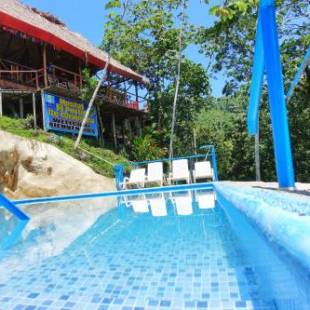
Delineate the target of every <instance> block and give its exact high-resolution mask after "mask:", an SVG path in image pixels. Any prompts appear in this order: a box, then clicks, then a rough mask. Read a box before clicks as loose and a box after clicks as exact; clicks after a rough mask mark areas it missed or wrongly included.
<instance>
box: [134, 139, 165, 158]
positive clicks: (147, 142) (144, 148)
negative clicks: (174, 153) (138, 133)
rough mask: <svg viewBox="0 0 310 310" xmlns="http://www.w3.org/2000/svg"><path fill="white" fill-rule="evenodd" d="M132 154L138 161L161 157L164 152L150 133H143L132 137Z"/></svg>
mask: <svg viewBox="0 0 310 310" xmlns="http://www.w3.org/2000/svg"><path fill="white" fill-rule="evenodd" d="M132 155H133V156H134V159H135V160H138V161H140V160H153V159H157V158H161V157H163V156H164V155H165V154H164V151H163V150H162V149H161V148H160V147H159V146H158V145H157V144H156V142H155V140H154V139H153V138H152V137H151V136H150V135H145V136H143V137H138V138H136V139H134V141H133V145H132Z"/></svg>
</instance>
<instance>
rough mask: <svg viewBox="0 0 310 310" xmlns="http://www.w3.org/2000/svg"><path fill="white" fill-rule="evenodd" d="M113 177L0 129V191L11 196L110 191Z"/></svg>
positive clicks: (57, 150)
mask: <svg viewBox="0 0 310 310" xmlns="http://www.w3.org/2000/svg"><path fill="white" fill-rule="evenodd" d="M114 189H115V186H114V180H113V179H110V178H107V177H104V176H101V175H98V174H96V173H95V172H94V171H93V170H92V169H91V168H89V167H88V166H86V165H84V164H83V163H81V162H79V161H78V160H76V159H74V158H72V157H71V156H69V155H67V154H65V153H63V152H62V151H60V150H59V149H57V148H56V147H54V146H52V145H49V144H46V143H41V142H38V141H34V140H30V139H24V138H20V137H17V136H14V135H12V134H9V133H7V132H4V131H0V191H1V192H3V193H4V194H5V195H6V196H8V197H9V198H12V199H18V198H25V197H42V196H51V195H65V194H73V193H85V192H100V191H109V190H114Z"/></svg>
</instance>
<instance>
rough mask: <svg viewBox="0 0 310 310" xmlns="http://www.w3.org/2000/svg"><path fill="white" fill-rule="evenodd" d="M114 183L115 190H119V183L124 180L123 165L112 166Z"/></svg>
mask: <svg viewBox="0 0 310 310" xmlns="http://www.w3.org/2000/svg"><path fill="white" fill-rule="evenodd" d="M114 174H115V183H116V188H117V190H118V191H119V190H121V189H122V188H121V184H122V183H123V182H124V167H123V165H115V166H114Z"/></svg>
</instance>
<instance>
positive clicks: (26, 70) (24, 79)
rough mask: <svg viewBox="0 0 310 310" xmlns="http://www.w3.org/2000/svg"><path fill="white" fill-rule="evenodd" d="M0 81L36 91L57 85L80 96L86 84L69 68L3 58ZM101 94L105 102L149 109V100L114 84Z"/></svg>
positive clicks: (0, 65) (0, 60)
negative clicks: (45, 66) (22, 62)
mask: <svg viewBox="0 0 310 310" xmlns="http://www.w3.org/2000/svg"><path fill="white" fill-rule="evenodd" d="M0 81H5V82H9V84H8V85H10V87H11V85H12V84H10V82H11V83H14V84H18V85H20V86H21V87H25V88H31V89H35V90H44V89H50V88H56V89H58V90H63V91H65V92H68V93H71V94H75V95H77V94H78V93H79V91H80V89H81V87H82V86H83V78H82V76H81V75H80V74H78V73H75V72H72V71H70V70H67V69H64V68H61V67H58V66H56V65H52V64H51V65H48V66H47V68H46V71H45V70H44V68H40V69H34V68H30V67H27V66H24V65H20V64H17V63H14V62H12V61H9V60H4V59H0ZM98 97H99V98H100V99H101V100H103V101H104V102H106V103H108V104H111V105H117V106H122V107H125V108H129V109H132V110H144V111H145V110H146V107H147V100H146V98H144V97H141V96H137V95H136V94H133V93H131V92H130V91H126V92H123V91H120V90H117V89H114V88H112V87H101V89H100V91H99V93H98Z"/></svg>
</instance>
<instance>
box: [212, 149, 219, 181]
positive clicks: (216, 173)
mask: <svg viewBox="0 0 310 310" xmlns="http://www.w3.org/2000/svg"><path fill="white" fill-rule="evenodd" d="M212 166H213V175H214V181H218V172H217V160H216V152H215V147H214V145H212Z"/></svg>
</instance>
